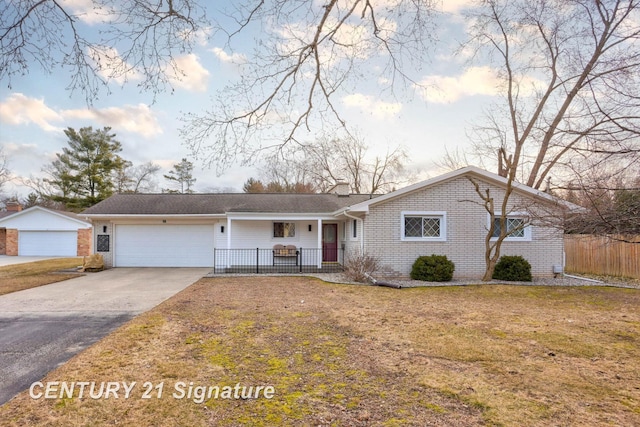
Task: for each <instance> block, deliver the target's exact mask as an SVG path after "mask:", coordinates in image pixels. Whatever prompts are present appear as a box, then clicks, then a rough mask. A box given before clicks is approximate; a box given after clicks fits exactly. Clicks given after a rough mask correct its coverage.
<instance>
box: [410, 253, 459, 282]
mask: <svg viewBox="0 0 640 427" xmlns="http://www.w3.org/2000/svg"><path fill="white" fill-rule="evenodd" d="M455 268H456V266H455V264H454V263H453V261H450V260H448V259H447V257H446V255H430V256H421V257H418V259H416V261H415V262H414V263H413V267H412V268H411V278H412V279H414V280H423V281H425V282H448V281H449V280H451V279H452V278H453V271H454V270H455Z"/></svg>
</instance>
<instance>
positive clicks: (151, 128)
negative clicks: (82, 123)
mask: <svg viewBox="0 0 640 427" xmlns="http://www.w3.org/2000/svg"><path fill="white" fill-rule="evenodd" d="M61 114H62V115H63V116H64V117H65V118H66V119H71V118H75V119H82V120H90V121H93V122H97V123H100V124H101V125H103V126H110V127H112V128H114V129H116V130H121V129H122V130H126V131H127V132H131V133H136V134H138V135H142V136H144V137H145V138H151V137H153V136H156V135H159V134H161V133H162V127H161V126H160V123H159V122H158V119H157V117H156V116H155V115H154V113H153V112H152V111H151V109H150V108H149V107H148V106H147V105H145V104H138V105H125V106H124V107H109V108H101V109H82V110H63V111H62V112H61Z"/></svg>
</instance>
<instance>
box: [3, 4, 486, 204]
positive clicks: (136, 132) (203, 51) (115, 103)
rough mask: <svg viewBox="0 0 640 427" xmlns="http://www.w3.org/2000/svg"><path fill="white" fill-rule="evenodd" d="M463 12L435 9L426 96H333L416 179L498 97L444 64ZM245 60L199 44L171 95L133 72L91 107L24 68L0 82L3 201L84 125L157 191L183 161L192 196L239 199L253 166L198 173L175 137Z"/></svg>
mask: <svg viewBox="0 0 640 427" xmlns="http://www.w3.org/2000/svg"><path fill="white" fill-rule="evenodd" d="M63 3H64V4H65V5H66V6H67V7H68V8H69V9H70V10H72V11H73V12H74V13H77V14H78V16H79V20H80V21H81V25H82V28H83V29H84V30H86V31H94V30H95V25H96V24H95V22H94V18H95V17H93V15H92V14H91V11H90V6H88V5H89V4H90V1H89V0H65V1H64V2H63ZM465 3H466V2H465V0H458V1H447V0H445V1H444V2H443V4H442V6H441V7H440V11H441V12H442V14H441V15H440V18H439V19H438V22H439V26H438V29H437V31H438V38H439V39H440V40H439V42H438V43H435V44H434V46H433V52H430V53H429V58H430V59H429V61H428V62H427V63H425V64H424V66H423V67H422V70H421V71H420V73H421V74H420V76H419V80H420V81H421V82H422V83H424V84H425V86H427V87H428V89H427V90H423V89H419V88H414V89H412V90H409V91H407V93H406V94H405V95H404V96H402V97H389V96H386V95H384V94H382V93H381V92H380V88H379V87H378V86H377V85H375V84H371V85H366V84H360V85H358V86H357V88H354V89H353V90H350V91H349V90H345V91H343V92H342V93H338V94H336V97H335V100H336V103H337V105H338V106H339V108H340V111H341V114H343V116H344V118H345V119H346V120H347V122H348V123H349V125H350V126H352V127H354V128H356V129H358V132H359V134H360V135H361V137H362V138H363V140H364V142H365V143H366V144H367V145H368V146H369V147H370V150H371V152H372V153H384V152H385V151H386V150H387V148H388V147H389V146H397V145H402V146H404V147H405V148H406V150H407V152H408V154H409V158H410V163H409V164H408V165H407V166H408V167H409V168H410V169H411V170H413V171H414V173H415V176H416V178H417V179H426V178H428V177H431V176H434V175H436V174H438V173H439V172H440V170H439V168H438V166H436V162H438V161H440V160H441V159H442V157H443V156H444V154H445V149H446V150H449V151H455V150H456V149H461V150H462V151H465V150H468V149H469V133H470V130H471V127H472V125H473V124H474V123H476V122H477V121H478V120H479V119H480V118H481V115H482V112H483V110H484V109H486V108H487V107H488V106H489V105H490V103H491V102H493V101H495V100H496V96H497V95H498V92H497V89H496V86H497V85H496V84H495V82H496V77H495V73H494V72H493V71H492V70H491V68H489V67H488V66H474V67H468V66H465V61H464V59H465V58H461V57H459V56H454V55H453V50H454V48H455V47H456V46H457V43H458V42H459V41H460V40H461V39H462V38H463V37H464V28H465V24H464V22H463V20H462V19H461V17H460V14H459V12H460V10H461V8H462V7H463V6H464V5H465ZM258 36H259V35H258ZM250 55H251V50H250V47H249V46H248V45H247V46H245V45H244V44H243V43H237V44H235V45H234V51H231V50H229V48H225V46H224V45H223V44H222V43H218V42H217V41H215V40H213V39H211V40H205V39H203V40H202V41H201V43H198V44H197V46H196V48H195V50H194V51H193V52H191V53H189V54H184V55H180V56H178V63H179V65H180V66H182V67H183V69H184V72H185V75H184V76H182V77H181V78H180V79H175V80H173V86H174V90H173V91H171V92H167V93H159V94H157V96H155V97H154V96H153V94H150V93H148V92H142V93H141V92H140V89H139V88H138V87H137V85H136V76H135V73H133V74H131V78H130V80H129V82H127V83H123V82H122V81H112V82H110V86H109V89H110V93H109V94H105V93H102V94H101V95H100V97H99V98H98V99H97V100H95V101H94V103H93V104H92V105H91V106H88V105H87V102H86V99H85V97H84V95H83V94H82V93H79V92H73V93H72V92H70V91H69V90H67V86H68V84H69V76H68V74H67V71H65V70H63V69H59V68H57V69H54V70H53V71H52V72H51V73H45V72H44V71H43V70H41V69H40V68H39V67H38V65H37V64H29V73H28V74H26V75H24V76H14V77H13V78H12V80H11V84H10V87H9V85H8V82H5V81H2V82H0V83H2V84H1V85H0V145H1V146H2V147H3V151H4V153H5V155H6V156H7V157H8V166H9V169H10V171H11V172H12V174H13V179H12V180H11V181H10V182H9V183H7V184H5V187H4V193H5V194H8V195H14V194H15V195H18V196H19V197H24V196H26V194H28V193H29V192H30V189H29V188H28V187H25V186H24V185H22V184H21V182H20V178H29V177H42V176H43V174H42V168H43V167H44V166H46V165H47V164H50V163H51V162H52V161H53V160H55V158H56V157H55V155H56V153H59V152H61V150H62V148H63V147H65V146H66V145H67V138H66V136H65V135H64V133H63V130H64V129H66V128H67V127H72V128H75V129H79V128H81V127H85V126H93V127H94V128H102V127H104V126H109V127H111V128H112V131H113V132H115V133H116V135H117V138H116V139H117V140H118V141H120V142H121V143H122V146H123V150H122V152H121V153H120V155H121V156H122V157H123V158H125V159H127V160H130V161H132V162H133V164H134V165H139V164H142V163H145V162H148V161H152V162H154V163H156V164H158V165H160V166H161V167H162V170H161V172H160V173H159V174H158V175H157V181H158V189H160V188H162V187H166V186H167V185H168V183H167V182H166V180H164V179H163V177H162V174H163V173H167V172H168V171H169V170H170V169H171V168H172V166H173V165H174V164H176V163H178V162H179V161H180V160H181V159H182V158H188V159H189V160H192V161H193V162H194V165H195V169H194V177H195V178H196V179H197V181H196V184H195V190H196V191H198V192H211V191H220V190H225V191H241V189H242V184H243V183H244V182H245V181H246V180H247V179H248V178H249V177H257V176H259V172H258V169H257V168H258V166H259V163H258V164H256V165H253V166H244V167H241V166H239V165H233V166H232V167H230V168H229V169H227V170H225V171H224V172H223V173H219V172H218V171H216V170H215V168H207V167H203V166H202V164H201V163H199V162H198V161H197V160H195V159H194V157H193V156H192V153H191V152H190V151H189V149H188V148H187V147H186V146H185V144H184V143H183V141H182V139H181V136H180V133H179V129H180V128H181V127H182V126H183V122H182V121H181V120H180V119H181V117H182V116H183V114H184V113H187V112H196V113H198V112H203V111H205V110H207V109H208V108H210V107H211V98H212V97H213V96H215V94H216V93H217V92H218V91H219V90H220V89H221V88H222V87H223V86H224V85H225V84H227V83H228V82H229V81H233V80H234V79H237V78H238V74H239V73H240V72H241V69H242V68H241V67H240V66H239V65H238V63H239V62H241V61H243V60H244V59H245V58H247V57H249V56H250Z"/></svg>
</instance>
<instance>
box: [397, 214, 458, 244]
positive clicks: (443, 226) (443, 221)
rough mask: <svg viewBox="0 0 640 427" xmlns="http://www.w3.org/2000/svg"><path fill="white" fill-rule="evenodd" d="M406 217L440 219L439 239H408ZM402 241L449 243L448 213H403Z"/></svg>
mask: <svg viewBox="0 0 640 427" xmlns="http://www.w3.org/2000/svg"><path fill="white" fill-rule="evenodd" d="M406 216H421V217H427V218H440V236H439V237H406V236H405V235H404V218H405V217H406ZM400 240H401V241H403V242H446V241H447V213H446V212H444V211H402V212H401V213H400Z"/></svg>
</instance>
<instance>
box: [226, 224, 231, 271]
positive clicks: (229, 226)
mask: <svg viewBox="0 0 640 427" xmlns="http://www.w3.org/2000/svg"><path fill="white" fill-rule="evenodd" d="M229 249H231V218H229V217H227V267H231V253H230V252H229Z"/></svg>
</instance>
